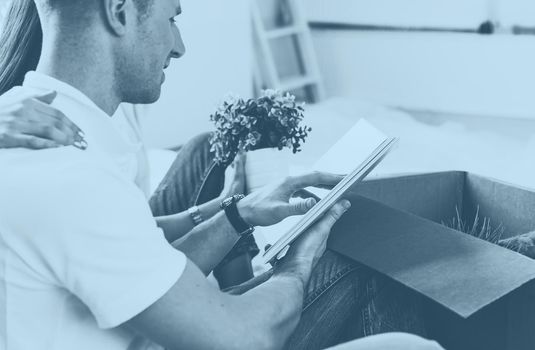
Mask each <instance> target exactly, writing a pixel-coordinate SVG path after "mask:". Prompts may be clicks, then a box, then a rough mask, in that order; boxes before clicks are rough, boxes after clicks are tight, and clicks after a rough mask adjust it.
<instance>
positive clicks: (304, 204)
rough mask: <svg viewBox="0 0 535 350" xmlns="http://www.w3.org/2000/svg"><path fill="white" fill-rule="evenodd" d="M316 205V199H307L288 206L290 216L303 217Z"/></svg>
mask: <svg viewBox="0 0 535 350" xmlns="http://www.w3.org/2000/svg"><path fill="white" fill-rule="evenodd" d="M315 205H316V200H315V199H314V198H307V199H305V200H299V201H296V202H294V203H290V204H288V209H289V215H303V214H306V213H307V212H308V211H309V210H310V209H312V207H313V206H315Z"/></svg>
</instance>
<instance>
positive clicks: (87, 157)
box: [0, 147, 138, 211]
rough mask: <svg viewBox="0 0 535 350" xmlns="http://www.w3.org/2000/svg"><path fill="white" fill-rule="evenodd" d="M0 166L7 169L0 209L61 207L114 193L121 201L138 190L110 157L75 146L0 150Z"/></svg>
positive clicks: (0, 175)
mask: <svg viewBox="0 0 535 350" xmlns="http://www.w3.org/2000/svg"><path fill="white" fill-rule="evenodd" d="M0 168H2V169H9V171H6V172H0V193H4V194H6V196H0V211H1V210H2V207H5V206H13V205H15V206H16V205H17V204H20V205H21V206H22V205H25V206H26V207H27V208H28V209H31V208H32V207H33V206H35V207H37V208H39V207H41V206H42V205H53V206H54V207H55V208H57V209H60V208H64V207H65V206H68V205H70V203H72V201H73V200H76V201H95V202H98V200H102V199H104V198H103V196H104V195H106V197H110V196H112V195H114V194H115V198H112V200H114V201H117V202H121V200H122V199H124V197H125V194H128V193H130V192H132V193H133V196H136V195H137V192H138V191H137V188H136V186H135V184H133V183H131V182H130V181H128V179H126V178H125V177H124V176H123V175H122V174H121V172H120V171H119V170H118V169H117V168H116V167H115V166H114V165H113V163H112V162H111V161H110V160H107V159H106V158H105V157H101V156H99V155H98V154H96V153H93V152H88V151H80V150H78V149H76V148H74V147H64V148H56V149H49V150H42V151H26V150H12V151H0ZM1 198H4V199H3V200H2V199H1ZM71 198H72V200H66V199H71ZM107 199H108V200H109V198H107ZM24 202H26V204H23V203H24Z"/></svg>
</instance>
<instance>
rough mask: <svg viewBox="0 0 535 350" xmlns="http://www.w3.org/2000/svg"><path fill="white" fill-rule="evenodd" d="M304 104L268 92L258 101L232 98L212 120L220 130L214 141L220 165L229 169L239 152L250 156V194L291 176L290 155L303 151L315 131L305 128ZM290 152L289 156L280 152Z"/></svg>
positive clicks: (213, 146) (212, 146)
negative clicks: (311, 133) (302, 146)
mask: <svg viewBox="0 0 535 350" xmlns="http://www.w3.org/2000/svg"><path fill="white" fill-rule="evenodd" d="M303 113H304V104H303V103H298V102H296V101H295V96H293V95H291V94H289V93H286V94H283V93H282V92H280V91H276V90H265V91H263V92H262V94H261V96H260V97H259V98H256V99H248V100H245V99H242V98H240V97H230V98H228V99H227V100H225V101H224V102H223V103H222V104H221V106H220V107H219V108H218V109H217V110H216V112H215V113H214V114H212V115H211V116H210V120H211V121H212V122H214V124H215V127H216V130H215V131H214V132H213V133H212V136H211V138H210V144H211V151H212V152H214V153H215V161H216V163H218V164H222V165H228V164H230V163H231V162H232V161H233V160H234V157H235V156H236V154H238V152H247V161H246V181H247V188H248V190H249V191H251V190H254V189H256V188H258V187H261V186H263V185H265V184H266V183H268V182H270V181H272V180H275V179H277V178H281V177H284V176H286V175H288V173H289V164H288V160H287V155H286V153H289V151H290V150H291V151H292V153H297V152H300V151H301V145H302V143H304V142H305V140H306V138H307V136H308V133H309V132H310V131H311V128H309V127H307V126H303V125H301V122H302V120H303V118H304V115H303ZM284 150H287V151H288V152H286V153H285V152H280V151H284Z"/></svg>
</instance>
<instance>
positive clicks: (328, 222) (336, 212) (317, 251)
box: [275, 199, 351, 284]
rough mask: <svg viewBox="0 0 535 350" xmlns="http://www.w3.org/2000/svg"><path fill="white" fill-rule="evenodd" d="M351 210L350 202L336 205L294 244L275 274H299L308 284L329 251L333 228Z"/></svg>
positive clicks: (277, 266)
mask: <svg viewBox="0 0 535 350" xmlns="http://www.w3.org/2000/svg"><path fill="white" fill-rule="evenodd" d="M349 208H351V203H350V202H349V201H348V200H345V199H344V200H342V201H340V202H338V203H336V204H335V205H334V206H333V207H332V208H331V209H330V210H329V211H328V212H327V213H326V214H325V215H324V216H323V218H321V220H319V221H318V222H317V223H315V224H314V225H313V226H312V227H311V228H309V229H308V230H307V231H306V232H305V233H303V234H302V235H301V236H300V237H299V238H298V239H297V240H296V241H295V242H294V243H292V245H291V246H290V249H289V250H288V252H287V253H286V256H285V257H284V258H283V259H282V260H281V261H280V262H279V264H277V265H276V267H275V273H281V272H289V273H293V274H296V273H297V274H298V275H299V276H300V277H301V278H302V280H303V283H304V284H306V282H307V281H308V275H309V273H310V271H312V269H313V268H314V267H315V266H316V264H317V262H318V260H319V259H320V258H321V257H322V256H323V254H324V253H325V250H326V249H327V239H328V238H329V235H330V233H331V229H332V227H333V226H334V224H336V222H337V221H338V220H339V219H340V218H341V217H342V215H344V213H345V212H346V211H347V210H349Z"/></svg>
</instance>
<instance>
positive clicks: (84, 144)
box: [73, 140, 87, 150]
mask: <svg viewBox="0 0 535 350" xmlns="http://www.w3.org/2000/svg"><path fill="white" fill-rule="evenodd" d="M73 145H74V147H76V148H79V149H81V150H85V149H86V148H87V142H85V140H82V141H75V142H74V143H73Z"/></svg>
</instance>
